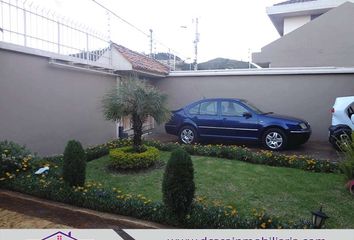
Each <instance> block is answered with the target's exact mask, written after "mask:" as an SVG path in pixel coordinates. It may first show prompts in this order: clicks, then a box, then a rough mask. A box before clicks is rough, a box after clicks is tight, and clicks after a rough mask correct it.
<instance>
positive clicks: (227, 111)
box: [221, 101, 248, 117]
mask: <svg viewBox="0 0 354 240" xmlns="http://www.w3.org/2000/svg"><path fill="white" fill-rule="evenodd" d="M245 112H248V111H247V109H246V108H244V107H242V106H241V105H239V104H238V103H236V102H232V101H223V102H221V115H223V116H237V117H242V116H243V114H244V113H245Z"/></svg>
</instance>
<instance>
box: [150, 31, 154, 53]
mask: <svg viewBox="0 0 354 240" xmlns="http://www.w3.org/2000/svg"><path fill="white" fill-rule="evenodd" d="M150 57H151V58H153V55H152V29H150Z"/></svg>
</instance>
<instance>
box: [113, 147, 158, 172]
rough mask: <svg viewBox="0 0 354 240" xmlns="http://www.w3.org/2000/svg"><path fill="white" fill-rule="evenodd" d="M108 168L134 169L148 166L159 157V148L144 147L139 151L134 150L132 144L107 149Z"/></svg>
mask: <svg viewBox="0 0 354 240" xmlns="http://www.w3.org/2000/svg"><path fill="white" fill-rule="evenodd" d="M109 158H110V160H111V161H110V166H109V167H110V168H111V169H113V170H133V169H134V170H135V169H143V168H148V167H150V166H152V165H154V164H155V163H156V162H157V161H158V159H159V150H158V149H157V148H155V147H146V150H145V151H144V152H141V153H137V152H134V149H133V147H132V146H127V147H120V148H115V149H112V150H110V151H109Z"/></svg>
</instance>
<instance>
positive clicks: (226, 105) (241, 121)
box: [220, 100, 259, 140]
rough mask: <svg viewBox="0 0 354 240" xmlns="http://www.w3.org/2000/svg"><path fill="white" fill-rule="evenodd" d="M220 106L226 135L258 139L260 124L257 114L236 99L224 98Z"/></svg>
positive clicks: (236, 137)
mask: <svg viewBox="0 0 354 240" xmlns="http://www.w3.org/2000/svg"><path fill="white" fill-rule="evenodd" d="M220 106H221V112H220V117H221V119H222V122H223V127H224V130H223V134H224V135H225V136H227V137H230V138H235V139H250V140H255V139H257V137H258V131H259V124H258V117H257V115H256V114H254V113H252V112H251V111H250V110H249V109H247V108H246V107H245V106H243V105H242V104H241V103H239V102H237V101H234V100H222V101H221V103H220Z"/></svg>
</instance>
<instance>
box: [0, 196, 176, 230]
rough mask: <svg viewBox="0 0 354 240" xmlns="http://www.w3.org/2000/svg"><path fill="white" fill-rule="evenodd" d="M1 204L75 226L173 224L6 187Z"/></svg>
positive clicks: (108, 226) (14, 209)
mask: <svg viewBox="0 0 354 240" xmlns="http://www.w3.org/2000/svg"><path fill="white" fill-rule="evenodd" d="M0 207H1V208H4V209H9V210H12V211H17V212H20V213H24V214H27V215H32V216H35V217H40V218H44V219H49V220H52V221H53V220H54V222H57V223H58V224H65V225H69V226H73V227H74V228H138V229H166V228H171V227H170V226H165V225H162V224H157V223H153V222H148V221H144V220H139V219H135V218H132V217H126V216H121V215H116V214H110V213H103V212H98V211H94V210H90V209H86V208H79V207H75V206H71V205H68V204H64V203H59V202H54V201H49V200H45V199H41V198H37V197H33V196H30V195H26V194H22V193H18V192H12V191H7V190H0Z"/></svg>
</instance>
